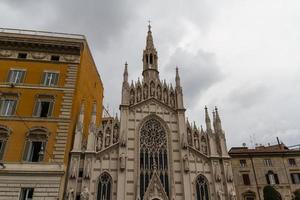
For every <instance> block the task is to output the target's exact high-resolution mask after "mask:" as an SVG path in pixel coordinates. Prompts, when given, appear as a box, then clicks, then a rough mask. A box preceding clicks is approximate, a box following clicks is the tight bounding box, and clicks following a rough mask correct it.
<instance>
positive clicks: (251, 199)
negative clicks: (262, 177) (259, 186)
mask: <svg viewBox="0 0 300 200" xmlns="http://www.w3.org/2000/svg"><path fill="white" fill-rule="evenodd" d="M242 195H243V200H255V199H256V198H255V192H252V191H250V190H249V191H247V192H245V193H243V194H242Z"/></svg>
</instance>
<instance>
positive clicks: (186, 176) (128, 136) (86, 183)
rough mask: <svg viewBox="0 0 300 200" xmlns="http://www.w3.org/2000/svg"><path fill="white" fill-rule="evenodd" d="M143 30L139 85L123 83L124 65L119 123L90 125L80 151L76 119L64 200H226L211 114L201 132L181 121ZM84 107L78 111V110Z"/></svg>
mask: <svg viewBox="0 0 300 200" xmlns="http://www.w3.org/2000/svg"><path fill="white" fill-rule="evenodd" d="M157 59H158V56H157V51H156V49H155V47H154V43H153V38H152V32H151V27H150V26H149V30H148V35H147V40H146V48H145V50H144V52H143V71H142V79H141V80H140V79H138V80H137V81H136V82H135V83H134V82H133V81H132V82H131V83H129V82H128V65H127V63H126V64H125V70H124V74H123V85H122V94H121V96H122V99H121V104H120V118H118V117H114V118H112V117H108V118H104V119H103V121H102V124H101V125H100V126H99V127H97V126H96V125H95V124H96V123H95V121H96V118H97V116H96V114H95V112H92V113H91V116H92V120H91V122H90V128H89V134H88V138H87V145H86V146H84V147H83V146H82V138H83V136H82V128H81V127H82V123H83V121H84V118H85V117H86V116H84V115H83V114H81V115H80V116H79V118H78V122H77V128H76V132H75V140H74V145H73V150H72V151H71V157H70V165H69V172H68V180H67V187H66V192H65V199H68V200H74V199H93V200H94V199H95V200H96V199H97V200H111V199H113V200H125V199H126V200H142V199H145V200H146V199H147V200H148V199H149V200H167V199H172V200H192V199H197V200H208V199H210V200H229V199H230V200H234V199H236V195H235V187H234V184H233V175H232V167H231V162H230V157H229V155H228V153H227V148H226V140H225V134H224V131H223V129H222V126H221V120H220V117H219V113H218V110H217V109H215V110H214V112H213V120H212V122H211V120H210V116H209V114H208V109H207V108H205V115H204V116H205V122H206V128H205V130H203V128H202V126H201V128H199V127H197V126H196V125H195V124H191V123H189V122H188V121H187V120H186V116H185V108H184V103H183V89H182V87H181V84H180V77H179V72H178V69H176V76H175V86H174V87H173V86H172V84H167V83H166V82H165V81H161V80H160V78H159V71H158V62H157ZM83 109H84V108H82V110H83Z"/></svg>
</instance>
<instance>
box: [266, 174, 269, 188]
mask: <svg viewBox="0 0 300 200" xmlns="http://www.w3.org/2000/svg"><path fill="white" fill-rule="evenodd" d="M266 180H267V183H268V184H269V185H270V179H269V174H266Z"/></svg>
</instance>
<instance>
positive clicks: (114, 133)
mask: <svg viewBox="0 0 300 200" xmlns="http://www.w3.org/2000/svg"><path fill="white" fill-rule="evenodd" d="M118 140H119V127H118V125H117V124H116V125H115V126H114V131H113V143H116V142H117V141H118Z"/></svg>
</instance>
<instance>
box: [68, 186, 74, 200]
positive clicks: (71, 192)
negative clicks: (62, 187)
mask: <svg viewBox="0 0 300 200" xmlns="http://www.w3.org/2000/svg"><path fill="white" fill-rule="evenodd" d="M67 200H74V189H73V188H70V189H69V191H68V193H67Z"/></svg>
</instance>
